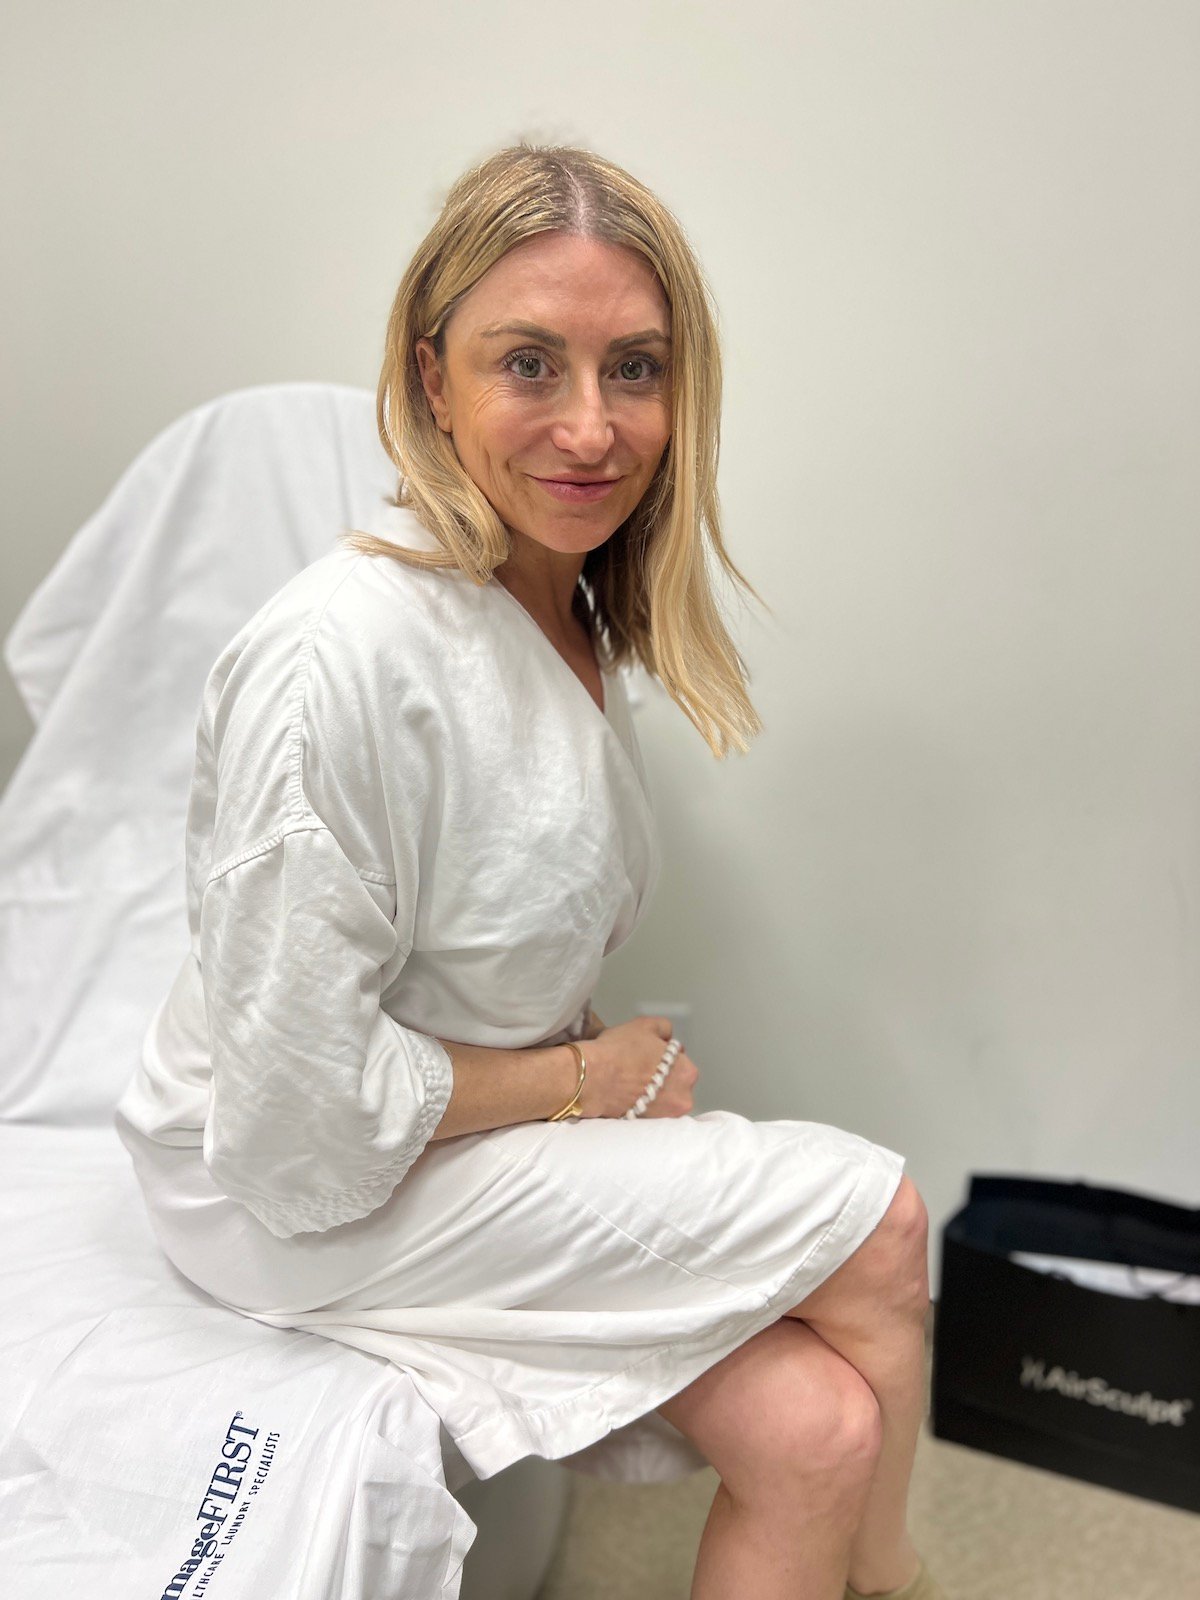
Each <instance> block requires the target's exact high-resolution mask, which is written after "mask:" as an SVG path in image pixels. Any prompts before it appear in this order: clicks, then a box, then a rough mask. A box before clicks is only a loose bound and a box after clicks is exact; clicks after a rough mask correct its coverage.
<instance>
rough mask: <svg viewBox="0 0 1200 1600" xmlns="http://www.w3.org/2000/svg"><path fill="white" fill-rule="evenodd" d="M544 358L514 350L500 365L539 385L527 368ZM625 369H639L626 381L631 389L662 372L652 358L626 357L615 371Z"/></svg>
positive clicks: (534, 375) (525, 351)
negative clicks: (637, 373)
mask: <svg viewBox="0 0 1200 1600" xmlns="http://www.w3.org/2000/svg"><path fill="white" fill-rule="evenodd" d="M544 361H545V357H544V356H543V355H542V353H541V351H540V350H514V351H513V352H512V354H511V355H508V356H505V358H504V360H503V361H502V362H501V365H502V366H503V367H505V368H507V370H508V371H509V372H511V373H512V374H513V375H514V377H518V378H522V379H524V380H525V382H526V383H540V382H541V381H542V380H541V377H540V375H539V374H537V373H536V372H530V371H529V370H528V369H529V367H531V366H533V367H536V366H537V365H538V364H539V363H541V362H544ZM627 367H640V368H642V369H643V371H642V374H641V375H640V376H638V377H635V378H632V379H627V380H626V381H627V383H628V384H629V386H630V387H631V388H635V389H636V388H640V387H643V386H644V385H646V384H647V383H651V382H653V380H654V379H655V378H657V377H658V375H659V373H660V372H661V371H662V364H661V363H660V362H658V361H655V359H654V357H653V356H626V357H625V358H624V359H623V360H622V361H621V362H620V363H619V365H618V367H617V371H618V372H622V373H623V372H624V371H625V369H626V368H627Z"/></svg>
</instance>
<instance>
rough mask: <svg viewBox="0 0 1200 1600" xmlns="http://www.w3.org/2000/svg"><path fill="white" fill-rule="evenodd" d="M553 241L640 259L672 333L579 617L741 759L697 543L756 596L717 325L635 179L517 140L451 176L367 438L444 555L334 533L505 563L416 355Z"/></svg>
mask: <svg viewBox="0 0 1200 1600" xmlns="http://www.w3.org/2000/svg"><path fill="white" fill-rule="evenodd" d="M552 230H553V231H558V232H563V233H572V234H578V235H583V236H584V237H587V238H594V239H602V240H606V241H608V242H610V243H613V244H619V245H624V246H626V247H627V248H628V249H631V250H636V251H637V252H638V253H639V254H640V255H642V256H643V257H645V259H646V260H647V261H648V262H649V263H650V265H651V266H652V267H653V268H654V270H655V272H656V273H657V275H658V278H659V281H660V282H661V284H662V287H663V291H664V293H665V295H666V298H667V302H668V304H669V306H670V308H671V323H672V327H671V332H672V351H671V360H670V363H669V372H670V377H671V383H670V391H671V406H672V428H671V435H670V438H669V440H668V443H667V448H666V449H665V450H664V451H663V456H662V460H661V461H660V462H659V464H658V467H657V469H656V471H655V474H654V476H653V478H652V479H651V481H650V484H649V486H648V487H647V489H646V492H645V494H644V495H643V496H642V499H641V500H640V502H639V503H638V505H637V506H636V508H635V509H634V510H633V511H632V512H631V513H630V515H629V516H628V517H627V518H626V519H625V521H624V522H623V523H622V524H621V526H620V527H619V528H617V529H616V530H615V531H614V532H613V534H612V535H611V536H610V537H609V538H608V539H607V540H606V541H605V542H604V544H602V545H600V546H598V547H597V548H596V549H594V550H591V551H589V552H588V553H587V555H586V557H585V558H584V564H583V569H582V572H581V582H580V585H579V587H578V588H577V589H576V591H575V598H574V607H575V612H576V615H577V616H578V617H579V618H580V620H581V621H582V622H583V623H584V625H585V626H587V627H588V628H589V630H590V631H591V633H592V636H593V639H594V640H595V641H596V644H597V647H598V651H599V653H601V659H602V660H603V661H604V662H605V664H606V665H607V666H609V667H610V668H611V667H615V666H620V665H624V664H627V663H630V662H632V661H633V660H634V659H637V660H639V661H640V662H641V664H642V666H643V667H644V668H645V669H646V671H647V672H649V673H651V674H652V675H653V676H654V677H656V678H657V679H658V680H659V682H660V683H661V684H662V685H663V687H664V689H666V691H667V693H668V694H669V695H670V696H671V698H672V699H673V700H674V701H675V702H676V704H678V705H679V706H680V708H681V709H682V710H683V711H684V712H685V714H686V715H687V716H688V717H689V718H690V719H691V721H692V722H693V723H694V724H695V726H696V727H697V728H698V729H699V731H700V733H701V734H702V736H703V737H704V739H705V740H706V741H707V743H708V745H709V747H710V748H711V749H712V751H713V753H714V755H716V756H717V757H718V758H723V757H724V756H725V755H727V754H728V753H729V746H730V745H731V744H732V745H734V746H735V747H736V748H737V749H738V750H739V751H740V752H741V753H742V754H745V752H746V750H747V748H748V743H749V739H750V738H751V737H752V736H753V735H754V734H756V733H757V732H759V731H760V729H761V728H762V723H761V721H760V720H759V717H758V714H757V713H756V711H755V710H754V707H753V706H752V705H751V703H750V699H749V696H748V694H747V692H746V683H747V678H748V674H747V671H746V666H745V663H744V662H743V660H742V657H741V656H740V654H739V653H738V651H737V649H736V648H735V646H734V644H733V641H732V640H731V638H730V636H729V634H728V632H727V631H726V628H725V626H724V623H723V621H722V618H721V614H720V610H719V607H718V605H717V603H716V599H715V597H714V594H713V589H712V581H711V574H710V571H709V566H708V548H709V547H710V548H711V551H712V553H713V554H714V555H715V556H716V558H717V560H718V561H719V562H720V563H721V565H722V566H723V567H724V569H725V571H726V572H727V573H728V574H729V575H730V576H731V577H732V578H733V579H734V580H735V581H736V582H738V583H740V584H741V585H742V586H743V588H744V589H747V590H748V591H749V592H750V593H752V594H753V595H754V596H755V598H756V599H757V600H759V602H760V604H763V605H764V606H765V605H766V602H765V601H763V600H762V597H761V596H760V595H759V594H758V592H757V590H755V589H754V587H753V585H752V584H750V583H749V581H748V580H747V579H746V578H745V577H743V575H742V574H741V572H740V571H739V570H738V568H737V567H736V566H735V565H734V563H733V561H732V559H731V558H730V556H729V554H728V552H727V551H726V549H725V545H724V542H723V540H722V537H721V522H720V510H719V505H718V497H717V487H716V476H717V460H718V454H719V449H720V406H721V354H720V347H719V343H718V338H717V314H716V312H715V309H713V308H712V306H711V305H710V292H709V289H708V285H707V283H706V281H705V278H704V275H703V273H702V271H701V269H700V266H699V264H698V262H697V260H696V258H695V255H694V254H693V251H692V249H691V246H690V244H689V242H688V240H687V238H686V236H685V234H684V232H683V229H682V228H681V227H680V225H679V223H678V222H677V221H676V219H675V218H674V217H673V216H672V215H671V213H670V212H669V211H668V210H667V208H666V207H665V206H664V205H663V204H662V203H661V201H659V200H658V199H657V198H656V197H655V196H654V195H653V194H652V193H651V192H650V191H649V190H648V189H647V188H645V186H644V185H642V184H641V183H639V182H638V181H637V179H636V178H633V177H631V176H630V174H629V173H627V172H626V171H624V170H623V169H622V168H621V167H618V166H615V165H614V164H613V163H612V162H610V161H606V160H604V159H603V158H602V157H601V156H598V155H594V154H593V153H592V152H591V151H589V150H583V149H577V148H574V147H572V146H563V145H553V146H539V145H535V144H531V143H529V142H527V141H524V140H522V141H521V142H520V143H519V144H516V145H513V146H510V147H509V148H507V149H503V150H500V151H497V152H496V153H495V154H494V155H492V156H490V157H488V159H487V160H485V161H483V162H482V163H480V164H479V165H478V166H475V167H473V168H471V169H469V170H468V171H467V172H464V173H463V174H462V176H461V177H460V178H458V179H457V181H456V182H455V183H454V185H453V187H452V188H451V189H450V191H449V193H448V195H447V197H446V200H445V203H444V205H443V207H442V211H441V214H440V216H439V217H438V219H437V221H436V222H435V223H434V225H433V227H432V228H431V229H430V231H429V233H428V234H427V235H426V237H425V239H424V240H423V241H422V243H421V244H420V245H419V246H418V248H417V251H416V253H415V255H414V256H413V258H412V260H411V262H410V263H409V265H408V268H407V270H406V271H405V274H404V277H403V278H402V279H401V282H400V286H399V288H398V289H397V291H396V297H395V300H394V301H393V303H392V310H391V315H390V317H389V318H388V326H387V336H386V341H385V352H384V361H383V368H382V371H381V373H380V377H379V389H378V394H377V401H376V415H377V420H378V424H379V437H380V440H381V441H382V443H383V447H384V449H385V450H386V451H387V453H388V455H389V456H390V457H391V459H392V460H393V461H394V462H395V464H396V466H397V468H398V470H399V473H400V480H401V481H400V485H399V492H398V495H397V496H396V498H395V499H394V501H393V504H395V505H397V506H401V507H405V508H408V509H411V510H412V511H413V512H414V513H415V514H416V516H417V519H418V521H419V522H420V523H421V524H422V526H423V527H425V528H426V529H428V531H429V532H430V533H431V534H433V536H434V538H435V539H436V541H437V543H438V544H439V545H440V546H441V550H440V551H438V550H431V551H421V550H410V549H407V548H405V547H404V546H401V545H397V544H394V543H392V542H391V541H390V540H387V539H382V538H378V537H376V536H374V535H372V534H369V533H365V532H362V531H359V530H356V529H352V530H350V531H348V532H343V533H342V534H341V535H340V536H339V537H340V540H341V542H342V543H343V544H344V545H346V546H348V547H350V548H352V549H356V550H359V551H361V552H363V553H364V554H367V555H376V556H388V557H390V558H391V559H392V560H395V561H400V562H403V563H406V564H408V565H411V566H420V567H439V568H440V567H455V568H458V569H459V570H460V571H462V572H464V573H466V574H467V575H468V576H469V577H470V578H471V579H472V580H473V581H474V582H475V583H478V584H484V583H487V582H489V581H490V580H491V579H492V573H493V571H494V569H495V568H496V567H497V566H499V565H500V564H501V563H502V562H503V561H505V560H506V559H507V557H508V555H509V553H510V540H509V533H508V530H507V529H506V528H505V526H504V524H503V522H502V521H501V519H500V517H499V516H498V515H497V513H496V511H495V509H494V508H493V506H492V505H491V503H490V502H489V501H488V500H487V498H486V497H485V496H484V494H483V492H482V491H481V490H480V488H479V487H478V485H477V484H476V483H475V482H474V481H473V479H472V478H471V477H470V476H469V475H468V473H467V472H466V471H465V469H464V468H463V466H462V464H461V462H460V461H459V459H458V456H457V454H456V452H455V450H454V446H453V442H452V441H451V439H450V438H449V436H448V435H447V434H445V433H444V432H443V431H442V430H441V429H440V428H439V427H438V426H437V423H436V421H435V420H434V416H433V412H432V410H431V408H430V406H429V403H428V399H427V397H426V394H425V390H424V385H423V384H422V382H421V374H420V368H419V366H418V363H417V357H416V344H417V341H418V339H420V338H429V339H431V340H432V341H433V345H434V349H435V350H436V351H437V354H438V357H439V359H441V358H443V356H444V352H445V337H446V334H445V329H446V322H447V319H448V318H449V316H450V314H451V312H452V311H453V310H454V308H455V306H456V305H457V304H458V302H459V301H460V300H461V299H462V298H463V296H464V295H466V294H467V293H468V292H469V290H470V289H472V288H473V287H474V285H475V284H476V283H477V282H478V281H479V279H480V278H481V277H482V276H483V275H484V273H485V272H487V271H488V269H489V268H490V267H492V266H494V265H495V263H496V262H497V261H499V260H500V258H501V257H502V256H503V255H505V253H506V252H507V251H509V250H511V249H512V248H513V247H514V246H515V245H517V244H520V243H521V242H522V241H523V240H525V239H530V238H532V237H533V236H534V235H536V234H539V233H545V232H549V231H552ZM767 610H770V607H769V606H768V607H767Z"/></svg>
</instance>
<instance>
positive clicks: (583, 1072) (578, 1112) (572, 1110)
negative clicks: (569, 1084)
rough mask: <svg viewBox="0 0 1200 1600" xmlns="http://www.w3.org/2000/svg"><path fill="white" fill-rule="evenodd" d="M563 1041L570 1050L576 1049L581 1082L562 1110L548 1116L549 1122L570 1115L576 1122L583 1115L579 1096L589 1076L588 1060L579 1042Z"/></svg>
mask: <svg viewBox="0 0 1200 1600" xmlns="http://www.w3.org/2000/svg"><path fill="white" fill-rule="evenodd" d="M563 1042H564V1043H565V1044H566V1046H567V1049H568V1050H574V1052H575V1054H576V1055H577V1056H578V1057H579V1084H578V1087H577V1088H576V1090H575V1093H574V1095H573V1097H572V1098H571V1099H570V1100H569V1101H568V1102H567V1104H566V1105H565V1106H564V1107H563V1108H562V1110H561V1111H556V1112H555V1113H554V1115H553V1116H552V1117H547V1118H546V1121H547V1122H563V1121H564V1120H566V1119H567V1118H568V1117H569V1118H570V1120H571V1121H572V1122H575V1121H576V1120H577V1119H578V1118H580V1117H581V1116H582V1115H583V1107H582V1106H581V1105H580V1104H579V1096H580V1095H581V1094H582V1093H583V1081H584V1079H585V1078H586V1077H587V1062H586V1061H585V1060H584V1059H583V1051H582V1050H581V1049H580V1048H579V1046H578V1045H577V1044H575V1043H574V1042H573V1041H572V1040H570V1039H566V1040H564V1041H563Z"/></svg>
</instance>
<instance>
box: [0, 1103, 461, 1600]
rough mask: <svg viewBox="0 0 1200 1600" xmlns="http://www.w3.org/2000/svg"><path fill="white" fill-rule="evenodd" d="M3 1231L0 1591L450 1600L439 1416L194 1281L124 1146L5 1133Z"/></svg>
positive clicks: (371, 1365)
mask: <svg viewBox="0 0 1200 1600" xmlns="http://www.w3.org/2000/svg"><path fill="white" fill-rule="evenodd" d="M0 1234H2V1243H0V1303H2V1305H3V1316H2V1318H0V1594H4V1595H5V1596H10V1597H13V1600H17V1597H19V1600H62V1597H63V1596H64V1595H72V1594H86V1595H87V1596H88V1600H110V1597H111V1600H118V1597H119V1600H129V1597H130V1596H132V1595H137V1596H145V1597H157V1596H158V1595H160V1594H167V1593H171V1594H172V1595H179V1596H181V1600H199V1597H200V1596H203V1597H204V1600H263V1597H266V1596H279V1597H280V1600H282V1597H284V1596H286V1597H288V1600H381V1597H382V1596H388V1597H391V1596H397V1597H399V1596H404V1597H405V1600H456V1597H457V1596H458V1594H459V1587H460V1579H461V1568H462V1561H463V1558H464V1556H465V1555H466V1552H467V1550H468V1549H469V1547H470V1545H471V1543H472V1541H473V1539H474V1537H475V1531H476V1530H475V1524H474V1523H473V1522H472V1521H471V1519H470V1517H469V1516H468V1515H467V1513H466V1511H464V1510H463V1508H462V1506H461V1505H460V1504H459V1503H458V1502H457V1500H456V1499H455V1498H454V1496H453V1495H452V1494H451V1493H450V1491H449V1489H448V1488H447V1486H446V1482H445V1479H444V1476H443V1471H442V1448H441V1439H440V1431H441V1430H440V1424H439V1422H438V1418H437V1415H436V1413H435V1412H433V1411H432V1410H431V1409H430V1408H429V1407H428V1406H427V1405H426V1404H425V1402H424V1401H423V1400H422V1399H421V1398H420V1396H419V1395H418V1394H417V1392H416V1390H415V1389H414V1387H413V1385H412V1382H411V1380H410V1379H409V1378H408V1376H407V1374H405V1373H403V1372H402V1371H400V1370H399V1369H397V1368H396V1367H394V1366H392V1365H390V1364H389V1363H388V1362H386V1361H383V1360H381V1359H379V1358H376V1357H373V1356H370V1355H366V1354H364V1353H361V1352H358V1351H355V1350H351V1349H349V1348H348V1347H346V1346H343V1345H337V1344H333V1343H331V1342H330V1341H328V1340H325V1339H321V1338H315V1337H313V1336H312V1335H309V1334H304V1333H290V1332H283V1331H280V1330H276V1329H273V1328H268V1327H265V1326H264V1325H262V1324H261V1323H258V1322H254V1321H252V1320H251V1319H249V1318H247V1317H240V1316H238V1315H236V1314H235V1313H233V1312H231V1311H229V1310H227V1309H226V1308H225V1307H223V1306H219V1305H217V1304H216V1303H215V1302H214V1301H212V1300H210V1299H209V1297H208V1296H207V1295H205V1294H203V1293H201V1291H199V1290H198V1289H196V1288H194V1287H193V1286H192V1285H191V1284H190V1283H189V1282H188V1281H187V1280H186V1279H185V1278H183V1277H182V1276H181V1275H180V1274H179V1273H177V1272H176V1271H175V1269H174V1268H173V1267H171V1266H170V1264H169V1263H168V1262H167V1260H166V1258H165V1257H164V1256H163V1255H162V1254H161V1252H160V1250H159V1248H158V1246H157V1243H156V1242H155V1240H154V1238H153V1236H152V1234H151V1232H150V1228H149V1224H148V1222H147V1220H146V1214H145V1210H144V1207H143V1205H142V1200H141V1196H140V1194H139V1192H138V1188H137V1184H136V1181H135V1180H134V1177H133V1174H132V1172H131V1171H130V1169H129V1162H128V1158H127V1156H126V1154H125V1151H124V1150H123V1149H122V1148H121V1146H120V1144H119V1142H118V1140H117V1139H116V1136H115V1135H114V1134H113V1133H111V1132H106V1131H102V1130H94V1129H56V1128H35V1127H13V1126H8V1127H5V1126H0ZM455 1486H456V1487H458V1486H459V1485H457V1484H456V1485H455ZM218 1519H219V1520H218ZM206 1545H208V1546H211V1549H208V1548H205V1547H206ZM198 1547H199V1548H200V1549H202V1550H204V1556H203V1559H201V1560H200V1561H199V1564H198V1565H196V1566H194V1567H192V1568H191V1569H190V1571H189V1564H190V1563H192V1562H194V1561H195V1560H196V1551H197V1548H198ZM214 1562H215V1565H214ZM210 1568H211V1576H210V1577H209V1579H208V1581H207V1583H206V1584H204V1585H203V1586H202V1583H201V1580H202V1579H203V1578H204V1575H205V1573H206V1572H208V1571H209V1570H210ZM180 1575H182V1577H183V1581H182V1582H179V1581H178V1580H179V1578H180ZM173 1584H175V1587H172V1585H173Z"/></svg>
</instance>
